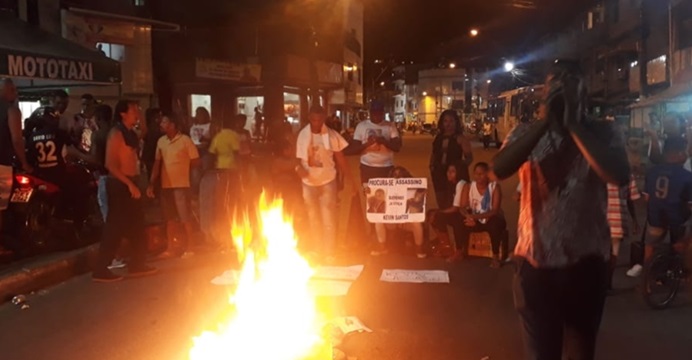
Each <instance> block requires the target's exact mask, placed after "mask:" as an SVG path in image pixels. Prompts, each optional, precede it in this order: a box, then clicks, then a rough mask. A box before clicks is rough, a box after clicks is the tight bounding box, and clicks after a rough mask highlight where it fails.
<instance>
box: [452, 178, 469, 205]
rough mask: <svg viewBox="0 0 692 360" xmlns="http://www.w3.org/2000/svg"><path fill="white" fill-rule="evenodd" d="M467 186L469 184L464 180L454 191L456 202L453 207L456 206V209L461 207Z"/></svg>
mask: <svg viewBox="0 0 692 360" xmlns="http://www.w3.org/2000/svg"><path fill="white" fill-rule="evenodd" d="M466 184H467V182H466V181H464V180H461V181H459V182H458V183H457V188H456V190H455V191H454V202H453V203H452V205H454V206H455V207H458V208H460V207H461V192H462V191H463V190H464V185H466Z"/></svg>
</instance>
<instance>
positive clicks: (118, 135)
mask: <svg viewBox="0 0 692 360" xmlns="http://www.w3.org/2000/svg"><path fill="white" fill-rule="evenodd" d="M114 113H115V115H114V119H115V123H116V124H115V126H114V127H113V129H112V130H111V132H110V134H109V135H108V141H107V143H106V169H107V170H108V179H107V181H106V191H107V193H108V217H107V219H106V225H105V227H104V229H103V237H102V239H101V246H100V248H99V254H98V260H97V264H96V268H95V269H94V272H93V274H92V279H93V280H94V281H96V282H113V281H119V280H122V279H123V277H122V276H120V275H116V274H114V273H113V272H111V271H110V270H109V269H108V265H109V264H110V263H111V261H112V260H113V258H114V257H115V254H116V252H117V250H118V246H119V245H120V242H121V241H122V239H123V238H127V239H128V240H129V242H130V247H131V254H130V255H131V257H130V262H129V263H128V272H129V274H130V276H145V275H150V274H154V273H156V272H157V269H156V268H152V267H149V266H147V265H146V264H145V261H146V255H147V253H146V252H147V248H146V241H145V240H146V239H145V234H144V212H143V211H142V201H141V200H142V199H141V198H142V193H141V191H140V188H139V187H138V184H139V183H140V179H139V177H140V168H141V167H140V163H139V142H140V138H139V137H138V135H137V133H135V131H134V127H135V125H136V124H137V122H138V121H139V116H140V115H139V106H138V105H137V103H136V102H133V101H129V100H120V101H119V102H118V104H117V105H116V106H115V110H114ZM143 133H144V134H146V126H143Z"/></svg>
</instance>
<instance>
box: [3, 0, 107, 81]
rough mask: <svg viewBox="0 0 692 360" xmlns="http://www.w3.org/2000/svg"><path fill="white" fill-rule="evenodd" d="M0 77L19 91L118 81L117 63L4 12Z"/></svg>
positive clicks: (95, 51)
mask: <svg viewBox="0 0 692 360" xmlns="http://www.w3.org/2000/svg"><path fill="white" fill-rule="evenodd" d="M0 77H10V78H12V79H13V80H14V82H15V84H16V85H17V87H18V88H19V89H20V90H23V91H40V90H45V89H55V88H64V87H73V86H86V85H117V84H120V81H121V73H120V63H119V62H117V61H115V60H112V59H109V58H107V57H106V56H105V55H103V54H102V53H100V52H98V51H97V50H96V49H94V50H89V49H87V48H84V47H82V46H81V45H79V44H76V43H73V42H71V41H69V40H66V39H63V38H62V37H61V36H59V35H55V34H52V33H49V32H46V31H43V30H40V29H38V28H36V27H33V26H31V25H29V24H28V23H26V22H24V21H22V20H20V19H17V18H16V17H15V16H14V15H12V14H7V13H0Z"/></svg>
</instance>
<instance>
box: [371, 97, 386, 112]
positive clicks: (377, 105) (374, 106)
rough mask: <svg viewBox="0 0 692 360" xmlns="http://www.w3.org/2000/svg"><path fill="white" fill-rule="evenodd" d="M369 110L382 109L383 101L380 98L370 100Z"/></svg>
mask: <svg viewBox="0 0 692 360" xmlns="http://www.w3.org/2000/svg"><path fill="white" fill-rule="evenodd" d="M370 111H384V103H383V102H382V101H380V100H373V101H371V102H370Z"/></svg>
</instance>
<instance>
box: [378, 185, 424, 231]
mask: <svg viewBox="0 0 692 360" xmlns="http://www.w3.org/2000/svg"><path fill="white" fill-rule="evenodd" d="M427 192H428V179H426V178H398V179H395V178H378V179H370V180H369V181H368V184H367V187H366V189H365V194H366V202H367V204H366V205H367V206H366V212H367V219H368V221H369V222H371V223H390V224H401V223H421V222H424V221H425V207H426V202H427V198H428V195H427Z"/></svg>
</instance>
